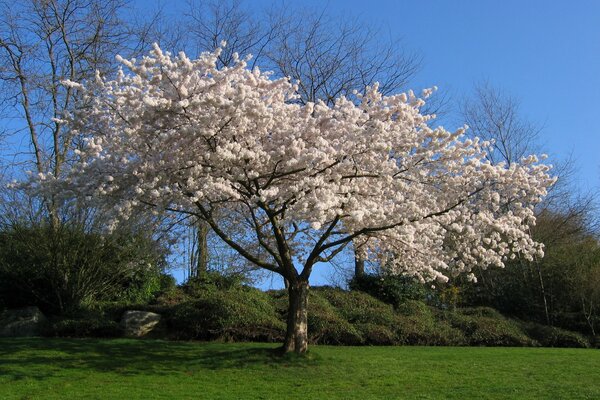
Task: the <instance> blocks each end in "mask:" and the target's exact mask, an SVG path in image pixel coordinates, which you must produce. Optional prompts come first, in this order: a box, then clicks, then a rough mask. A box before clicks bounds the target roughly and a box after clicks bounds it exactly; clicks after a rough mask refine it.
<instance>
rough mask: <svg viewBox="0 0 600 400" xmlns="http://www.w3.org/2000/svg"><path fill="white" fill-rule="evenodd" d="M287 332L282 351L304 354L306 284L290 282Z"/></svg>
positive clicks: (306, 317) (306, 334)
mask: <svg viewBox="0 0 600 400" xmlns="http://www.w3.org/2000/svg"><path fill="white" fill-rule="evenodd" d="M288 294H289V306H288V317H287V332H286V335H285V342H284V344H283V351H284V352H285V353H291V352H295V353H297V354H303V353H306V350H307V348H308V282H307V281H304V280H298V281H296V282H290V285H289V287H288Z"/></svg>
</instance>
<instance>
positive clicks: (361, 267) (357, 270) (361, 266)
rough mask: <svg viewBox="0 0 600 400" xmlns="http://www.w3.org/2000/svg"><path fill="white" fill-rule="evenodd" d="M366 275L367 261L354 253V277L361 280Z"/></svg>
mask: <svg viewBox="0 0 600 400" xmlns="http://www.w3.org/2000/svg"><path fill="white" fill-rule="evenodd" d="M364 275H365V260H364V259H363V258H362V256H360V255H358V254H356V253H354V277H355V278H360V277H362V276H364Z"/></svg>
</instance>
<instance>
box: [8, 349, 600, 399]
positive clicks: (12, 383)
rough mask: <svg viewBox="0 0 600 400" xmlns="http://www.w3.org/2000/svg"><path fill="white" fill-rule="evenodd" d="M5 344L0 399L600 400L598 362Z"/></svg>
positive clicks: (480, 352)
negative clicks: (291, 355)
mask: <svg viewBox="0 0 600 400" xmlns="http://www.w3.org/2000/svg"><path fill="white" fill-rule="evenodd" d="M275 347H276V345H273V344H271V345H270V344H255V343H250V344H240V343H237V344H226V343H197V342H196V343H192V342H166V341H159V340H128V339H116V340H93V339H81V340H74V339H43V338H34V339H1V340H0V399H3V400H7V399H125V400H133V399H360V400H367V399H401V398H407V399H519V398H521V399H600V352H599V351H598V350H583V349H548V348H484V347H334V346H312V347H311V350H310V354H309V356H308V357H305V358H297V357H285V358H281V357H278V356H277V355H276V353H275V352H274V351H273V349H275Z"/></svg>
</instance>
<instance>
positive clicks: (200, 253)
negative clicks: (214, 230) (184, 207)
mask: <svg viewBox="0 0 600 400" xmlns="http://www.w3.org/2000/svg"><path fill="white" fill-rule="evenodd" d="M196 229H197V231H198V232H197V234H198V236H197V243H196V244H197V246H198V248H197V249H196V251H197V259H196V274H195V275H196V276H201V275H204V274H205V273H206V272H207V271H208V242H207V238H208V230H209V226H208V224H207V223H206V222H204V221H202V220H198V223H197V226H196Z"/></svg>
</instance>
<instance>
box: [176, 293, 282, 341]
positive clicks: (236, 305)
mask: <svg viewBox="0 0 600 400" xmlns="http://www.w3.org/2000/svg"><path fill="white" fill-rule="evenodd" d="M167 324H168V326H169V327H170V328H171V330H172V335H173V336H174V337H175V338H177V339H203V340H209V339H219V340H233V341H274V340H281V339H282V337H283V331H284V329H285V324H284V323H283V321H281V320H280V319H279V318H278V315H277V313H276V311H275V307H274V305H273V303H272V302H271V301H270V298H269V296H268V295H267V294H265V293H263V292H261V291H260V290H258V289H253V288H248V287H243V288H233V289H229V290H218V291H208V290H207V291H198V292H196V293H195V295H194V297H193V300H190V301H187V302H185V303H181V304H178V305H176V306H174V307H173V308H172V310H171V312H170V314H169V315H167Z"/></svg>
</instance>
